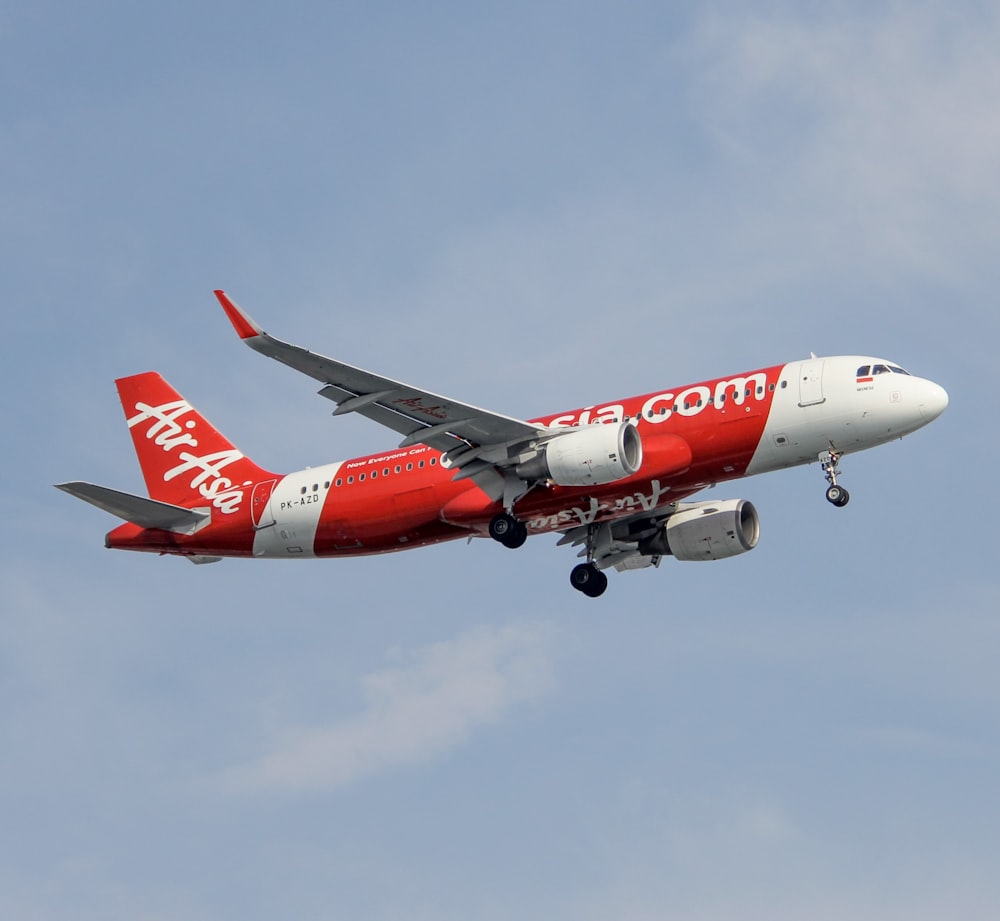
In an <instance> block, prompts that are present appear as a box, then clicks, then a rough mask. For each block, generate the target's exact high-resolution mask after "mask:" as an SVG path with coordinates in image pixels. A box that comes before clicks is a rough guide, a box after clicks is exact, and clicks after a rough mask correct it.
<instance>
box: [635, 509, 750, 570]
mask: <svg viewBox="0 0 1000 921" xmlns="http://www.w3.org/2000/svg"><path fill="white" fill-rule="evenodd" d="M759 537H760V519H759V518H758V517H757V509H755V508H754V507H753V504H752V503H751V502H748V501H747V500H746V499H726V500H725V501H723V502H692V503H682V504H681V505H680V507H679V509H678V511H677V512H676V513H675V514H673V515H671V516H670V518H668V519H667V523H666V524H665V525H664V526H663V527H662V528H661V529H660V530H659V531H657V533H656V534H654V535H653V536H652V537H648V538H646V539H645V540H643V541H641V542H640V544H639V552H640V553H642V554H643V555H648V556H653V555H655V554H672V555H673V556H674V557H676V558H677V559H678V560H683V561H685V562H690V561H692V560H724V559H726V557H730V556H738V555H739V554H741V553H746V552H747V551H748V550H753V548H754V547H756V546H757V539H758V538H759Z"/></svg>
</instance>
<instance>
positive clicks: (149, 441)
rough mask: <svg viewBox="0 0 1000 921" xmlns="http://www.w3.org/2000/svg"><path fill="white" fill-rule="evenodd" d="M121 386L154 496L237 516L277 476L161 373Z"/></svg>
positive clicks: (128, 380)
mask: <svg viewBox="0 0 1000 921" xmlns="http://www.w3.org/2000/svg"><path fill="white" fill-rule="evenodd" d="M115 384H116V386H117V387H118V396H119V397H120V398H121V401H122V408H123V409H124V410H125V420H126V422H127V423H128V427H129V431H130V432H131V433H132V443H133V445H134V446H135V453H136V455H137V456H138V458H139V466H140V467H142V475H143V478H144V479H145V481H146V488H147V489H148V490H149V495H150V497H151V498H153V499H157V500H159V501H161V502H169V503H172V504H174V505H182V506H186V507H188V508H196V507H199V506H211V507H213V508H214V509H217V510H218V511H219V512H221V513H223V514H232V513H234V512H239V511H240V510H241V509H244V508H246V507H247V506H248V504H249V501H250V494H251V492H252V487H253V484H254V483H258V482H260V481H262V480H267V479H272V478H273V477H274V474H272V473H268V472H267V471H266V470H262V469H261V468H260V467H258V466H257V465H256V464H255V463H254V462H253V461H252V460H250V458H248V457H246V456H245V455H244V454H243V453H242V452H241V451H240V450H238V449H237V448H236V446H235V445H234V444H233V443H232V442H231V441H229V439H228V438H226V437H225V436H224V435H223V434H222V433H221V432H219V430H218V429H216V428H215V426H213V425H212V423H211V422H209V421H208V420H207V419H206V418H205V417H204V416H202V415H201V413H199V412H198V411H197V410H196V409H195V408H194V407H193V406H191V404H190V403H188V401H187V400H185V399H184V397H182V396H181V395H180V394H179V393H178V392H177V391H176V390H174V388H173V387H171V386H170V384H168V383H167V382H166V381H165V380H164V379H163V378H162V377H160V375H159V374H157V373H156V372H154V371H148V372H146V373H145V374H136V375H133V376H132V377H123V378H120V379H119V380H117V381H115Z"/></svg>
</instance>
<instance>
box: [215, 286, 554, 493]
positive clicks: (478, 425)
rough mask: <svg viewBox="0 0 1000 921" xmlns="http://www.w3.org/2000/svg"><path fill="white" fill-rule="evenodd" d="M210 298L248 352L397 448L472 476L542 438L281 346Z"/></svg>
mask: <svg viewBox="0 0 1000 921" xmlns="http://www.w3.org/2000/svg"><path fill="white" fill-rule="evenodd" d="M215 296H216V297H217V298H218V299H219V303H220V304H221V305H222V308H223V310H225V312H226V315H227V316H228V317H229V320H230V322H231V323H232V324H233V327H234V328H235V330H236V332H237V334H238V335H239V337H240V338H241V339H242V340H243V341H244V342H245V343H246V344H247V345H248V346H250V348H252V349H254V351H257V352H260V353H261V354H262V355H266V356H267V357H268V358H273V359H275V361H280V362H281V363H282V364H285V365H288V366H289V367H290V368H294V369H295V370H296V371H301V372H302V373H303V374H308V375H309V376H310V377H311V378H313V379H314V380H317V381H319V382H320V383H322V384H323V385H324V386H323V388H322V389H321V390H320V391H319V393H320V395H321V396H324V397H326V398H327V399H328V400H332V401H333V402H334V403H336V404H337V408H336V409H335V410H334V412H333V414H334V415H335V416H339V415H343V414H345V413H350V412H354V413H358V414H359V415H362V416H365V417H366V418H368V419H371V420H372V421H374V422H377V423H379V424H380V425H384V426H386V427H387V428H390V429H392V430H393V431H395V432H398V433H399V434H400V435H402V436H403V440H402V442H401V443H400V447H406V446H408V445H414V444H426V445H429V446H431V447H432V448H436V449H438V450H440V451H446V452H451V457H452V460H453V462H454V463H455V465H456V466H463V465H471V466H470V468H469V469H468V470H467V471H466V470H463V471H462V473H465V474H466V475H474V474H475V473H476V472H477V469H479V468H480V467H482V468H485V467H490V468H491V469H492V467H493V465H494V464H501V465H503V463H504V460H506V454H507V451H506V449H507V448H508V447H512V446H515V445H520V444H523V443H525V442H530V441H532V440H534V439H537V438H539V437H541V436H544V435H545V434H546V429H545V428H543V427H540V426H536V425H532V424H531V423H528V422H523V421H522V420H520V419H515V418H512V417H511V416H504V415H500V414H499V413H494V412H490V411H489V410H485V409H481V408H480V407H478V406H472V405H470V404H468V403H462V402H459V401H458V400H453V399H451V398H450V397H444V396H441V395H440V394H436V393H432V392H430V391H429V390H421V389H420V388H418V387H414V386H412V385H411V384H405V383H403V382H402V381H397V380H393V379H392V378H388V377H382V376H381V375H378V374H372V373H371V372H370V371H365V370H363V369H362V368H356V367H354V366H353V365H349V364H346V363H345V362H342V361H337V360H336V359H334V358H327V357H325V356H324V355H318V354H317V353H315V352H310V351H309V350H308V349H304V348H302V347H301V346H297V345H292V344H291V343H288V342H283V341H282V340H281V339H276V338H275V337H274V336H271V335H269V334H268V333H266V332H264V330H263V328H262V327H261V326H260V325H259V324H258V323H256V322H255V321H254V320H253V319H251V317H250V316H249V315H248V314H247V313H246V312H245V311H243V310H242V309H241V308H240V307H239V306H238V305H237V304H236V303H235V302H234V301H233V300H232V299H231V298H230V297H229V296H228V295H227V294H226V293H225V291H216V292H215ZM459 475H460V476H461V475H462V474H461V473H460V474H459Z"/></svg>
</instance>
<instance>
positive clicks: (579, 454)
mask: <svg viewBox="0 0 1000 921" xmlns="http://www.w3.org/2000/svg"><path fill="white" fill-rule="evenodd" d="M641 465H642V439H641V438H640V437H639V432H638V431H637V430H636V427H635V426H634V425H631V424H630V423H628V422H621V423H618V424H617V425H615V424H614V423H596V424H594V425H588V426H585V427H584V428H577V429H569V430H568V431H566V432H565V433H561V434H559V435H556V436H555V437H554V438H552V439H551V440H550V441H548V442H546V443H545V444H544V445H543V446H542V448H541V450H540V451H539V453H538V455H537V456H535V457H533V458H531V459H530V460H527V461H525V462H524V463H521V464H518V465H517V467H515V468H514V472H515V473H516V474H517V475H518V476H519V477H521V478H522V479H525V480H542V479H548V480H551V481H552V482H553V483H555V484H556V485H557V486H601V485H602V484H604V483H613V482H614V481H615V480H621V479H624V478H625V477H627V476H631V475H632V474H633V473H635V472H636V471H637V470H638V469H639V467H640V466H641Z"/></svg>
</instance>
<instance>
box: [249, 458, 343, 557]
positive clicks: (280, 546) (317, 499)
mask: <svg viewBox="0 0 1000 921" xmlns="http://www.w3.org/2000/svg"><path fill="white" fill-rule="evenodd" d="M340 467H341V464H340V462H338V463H335V464H325V465H323V466H322V467H310V468H309V469H308V470H299V471H297V472H295V473H289V474H288V475H287V476H285V477H284V478H283V479H281V480H279V481H278V483H277V485H276V486H275V487H274V491H273V492H272V493H271V499H270V502H268V506H267V508H266V509H265V511H264V512H263V514H262V515H261V516H260V524H259V525H258V529H257V532H256V533H255V534H254V539H253V555H254V556H259V557H275V558H280V559H288V558H289V557H304V558H306V557H313V556H315V555H316V554H315V549H314V542H315V539H316V529H317V528H318V527H319V518H320V513H321V512H322V511H323V506H324V505H325V504H326V497H327V493H328V492H329V491H330V489H331V486H332V484H333V482H334V480H335V479H336V476H337V471H338V470H339V469H340Z"/></svg>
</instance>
